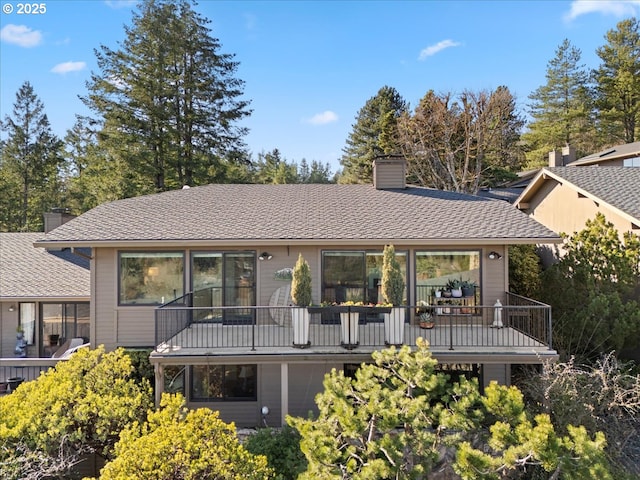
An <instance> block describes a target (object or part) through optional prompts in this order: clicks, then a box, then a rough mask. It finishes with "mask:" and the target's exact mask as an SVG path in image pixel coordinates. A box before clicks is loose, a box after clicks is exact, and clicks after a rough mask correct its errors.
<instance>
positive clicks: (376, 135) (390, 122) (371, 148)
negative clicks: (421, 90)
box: [339, 86, 408, 183]
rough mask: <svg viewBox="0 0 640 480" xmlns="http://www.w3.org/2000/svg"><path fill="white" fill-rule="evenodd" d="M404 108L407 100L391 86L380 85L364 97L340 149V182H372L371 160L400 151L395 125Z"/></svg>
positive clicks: (404, 110)
mask: <svg viewBox="0 0 640 480" xmlns="http://www.w3.org/2000/svg"><path fill="white" fill-rule="evenodd" d="M407 108H408V106H407V103H406V102H405V101H404V100H403V98H402V97H401V96H400V94H399V93H398V92H397V91H396V89H395V88H393V87H387V86H385V87H382V88H381V89H380V90H378V93H377V94H376V95H375V96H373V97H371V98H370V99H369V100H367V102H366V103H365V105H364V107H362V108H361V109H360V111H359V112H358V115H357V116H356V123H354V124H353V125H352V128H353V129H352V131H351V133H350V134H349V137H348V138H347V142H346V146H345V147H344V148H343V149H342V151H343V155H342V158H341V159H340V164H341V165H342V167H343V168H342V175H341V176H340V179H339V182H340V183H371V182H372V178H373V160H374V159H375V158H376V157H379V156H381V155H385V154H393V153H399V147H398V144H397V141H396V140H395V138H396V135H395V128H396V124H397V119H398V117H400V115H402V114H403V113H404V112H406V111H407Z"/></svg>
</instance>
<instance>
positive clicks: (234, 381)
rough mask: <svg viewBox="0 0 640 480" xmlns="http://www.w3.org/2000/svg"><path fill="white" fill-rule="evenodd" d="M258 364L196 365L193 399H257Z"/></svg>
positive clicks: (206, 400)
mask: <svg viewBox="0 0 640 480" xmlns="http://www.w3.org/2000/svg"><path fill="white" fill-rule="evenodd" d="M256 385H257V365H194V366H192V367H191V400H192V401H201V402H215V401H225V400H233V401H238V400H256V399H257V397H256Z"/></svg>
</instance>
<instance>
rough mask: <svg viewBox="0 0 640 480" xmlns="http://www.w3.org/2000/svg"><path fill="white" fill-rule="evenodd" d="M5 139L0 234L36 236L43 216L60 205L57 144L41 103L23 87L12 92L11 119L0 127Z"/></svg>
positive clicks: (0, 180) (27, 85)
mask: <svg viewBox="0 0 640 480" xmlns="http://www.w3.org/2000/svg"><path fill="white" fill-rule="evenodd" d="M0 126H1V127H2V130H3V131H5V132H6V133H7V138H6V140H4V141H3V142H2V156H1V160H0V185H1V186H3V187H4V188H3V194H2V197H3V199H2V200H0V205H2V207H3V208H2V209H0V211H1V212H2V213H0V230H2V231H32V232H37V231H40V230H41V229H42V227H43V214H44V213H45V212H46V211H48V210H50V209H51V208H53V207H57V206H60V205H59V202H60V201H61V198H62V197H61V188H62V185H61V180H60V176H59V169H60V168H61V167H62V163H63V158H62V156H61V154H60V151H61V148H62V142H61V141H60V140H59V139H58V138H57V137H56V136H55V135H54V134H53V132H52V130H51V125H50V124H49V119H48V118H47V115H46V113H45V109H44V104H43V103H42V101H41V100H40V99H39V98H38V96H37V95H36V93H35V91H34V89H33V86H32V85H31V83H29V82H25V83H24V84H22V86H21V87H20V89H19V90H18V92H17V93H16V101H15V103H14V105H13V115H11V116H9V115H7V116H6V117H5V119H4V121H2V122H0Z"/></svg>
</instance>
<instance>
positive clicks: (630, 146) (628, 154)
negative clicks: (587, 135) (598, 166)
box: [568, 142, 640, 167]
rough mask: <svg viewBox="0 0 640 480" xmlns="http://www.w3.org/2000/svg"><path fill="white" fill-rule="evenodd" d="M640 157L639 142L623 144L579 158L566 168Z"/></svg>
mask: <svg viewBox="0 0 640 480" xmlns="http://www.w3.org/2000/svg"><path fill="white" fill-rule="evenodd" d="M638 156H640V142H634V143H625V144H623V145H616V146H614V147H610V148H606V149H604V150H602V151H600V152H597V153H592V154H591V155H587V156H586V157H582V158H579V159H578V160H576V161H575V162H571V163H570V164H569V165H568V166H572V167H573V166H580V165H590V164H594V163H600V162H605V161H610V160H618V159H625V158H634V157H638Z"/></svg>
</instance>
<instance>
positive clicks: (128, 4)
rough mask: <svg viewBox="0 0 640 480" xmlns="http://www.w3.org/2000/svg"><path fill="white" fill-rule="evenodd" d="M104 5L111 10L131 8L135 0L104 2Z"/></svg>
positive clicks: (106, 0)
mask: <svg viewBox="0 0 640 480" xmlns="http://www.w3.org/2000/svg"><path fill="white" fill-rule="evenodd" d="M104 3H106V4H107V6H109V7H111V8H114V9H118V8H126V7H133V6H134V5H135V4H136V3H137V0H105V2H104Z"/></svg>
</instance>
